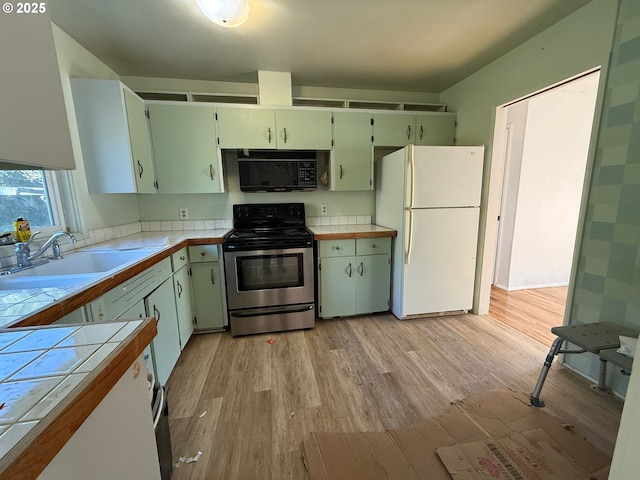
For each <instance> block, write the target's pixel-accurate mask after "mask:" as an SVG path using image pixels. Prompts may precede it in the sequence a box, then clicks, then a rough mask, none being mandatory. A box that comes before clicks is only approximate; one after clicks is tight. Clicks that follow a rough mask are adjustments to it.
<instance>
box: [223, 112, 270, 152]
mask: <svg viewBox="0 0 640 480" xmlns="http://www.w3.org/2000/svg"><path fill="white" fill-rule="evenodd" d="M216 115H217V116H216V118H217V124H218V143H219V145H220V148H256V149H271V148H273V149H275V148H276V121H275V115H274V111H273V109H272V108H243V107H218V108H217V111H216Z"/></svg>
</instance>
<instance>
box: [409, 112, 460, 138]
mask: <svg viewBox="0 0 640 480" xmlns="http://www.w3.org/2000/svg"><path fill="white" fill-rule="evenodd" d="M455 136H456V114H455V113H431V114H429V113H425V114H422V115H418V116H417V117H416V145H453V144H455Z"/></svg>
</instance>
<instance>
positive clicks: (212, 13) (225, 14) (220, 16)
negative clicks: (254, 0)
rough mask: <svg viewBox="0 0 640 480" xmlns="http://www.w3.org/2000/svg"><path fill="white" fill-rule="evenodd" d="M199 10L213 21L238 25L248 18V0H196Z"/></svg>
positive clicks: (227, 25)
mask: <svg viewBox="0 0 640 480" xmlns="http://www.w3.org/2000/svg"><path fill="white" fill-rule="evenodd" d="M196 3H197V4H198V6H199V7H200V10H202V12H203V13H204V14H205V15H206V16H207V17H208V18H209V20H211V21H212V22H213V23H216V24H218V25H221V26H223V27H238V26H240V25H242V24H243V23H244V22H246V21H247V18H249V2H248V0H196Z"/></svg>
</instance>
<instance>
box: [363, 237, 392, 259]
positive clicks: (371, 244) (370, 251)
mask: <svg viewBox="0 0 640 480" xmlns="http://www.w3.org/2000/svg"><path fill="white" fill-rule="evenodd" d="M390 252H391V237H382V238H358V239H357V240H356V253H357V254H358V255H375V254H377V253H390Z"/></svg>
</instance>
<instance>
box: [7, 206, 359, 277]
mask: <svg viewBox="0 0 640 480" xmlns="http://www.w3.org/2000/svg"><path fill="white" fill-rule="evenodd" d="M306 223H307V226H310V227H312V226H319V225H355V224H358V225H368V224H370V223H371V215H349V216H337V217H330V216H321V217H307V218H306ZM232 227H233V220H232V219H230V218H221V219H214V220H162V221H160V220H150V221H147V220H144V221H140V222H132V223H127V224H124V225H116V226H113V227H104V228H96V229H94V230H90V231H89V232H88V234H87V235H85V236H84V238H83V239H82V240H78V242H77V243H76V244H75V245H71V244H69V243H61V244H60V246H61V248H62V251H63V252H70V251H73V250H75V249H79V248H83V247H88V246H90V245H95V244H97V243H101V242H108V241H110V240H114V239H116V238H120V237H126V236H127V235H133V234H136V233H140V232H174V231H187V230H220V229H225V228H232ZM42 240H43V241H44V240H45V239H44V238H43V239H42ZM63 242H64V240H63ZM34 243H35V244H36V245H35V246H38V245H39V243H38V242H34ZM47 255H48V253H47ZM14 264H15V254H14V253H13V247H11V246H4V247H0V266H2V267H8V266H11V265H14Z"/></svg>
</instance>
